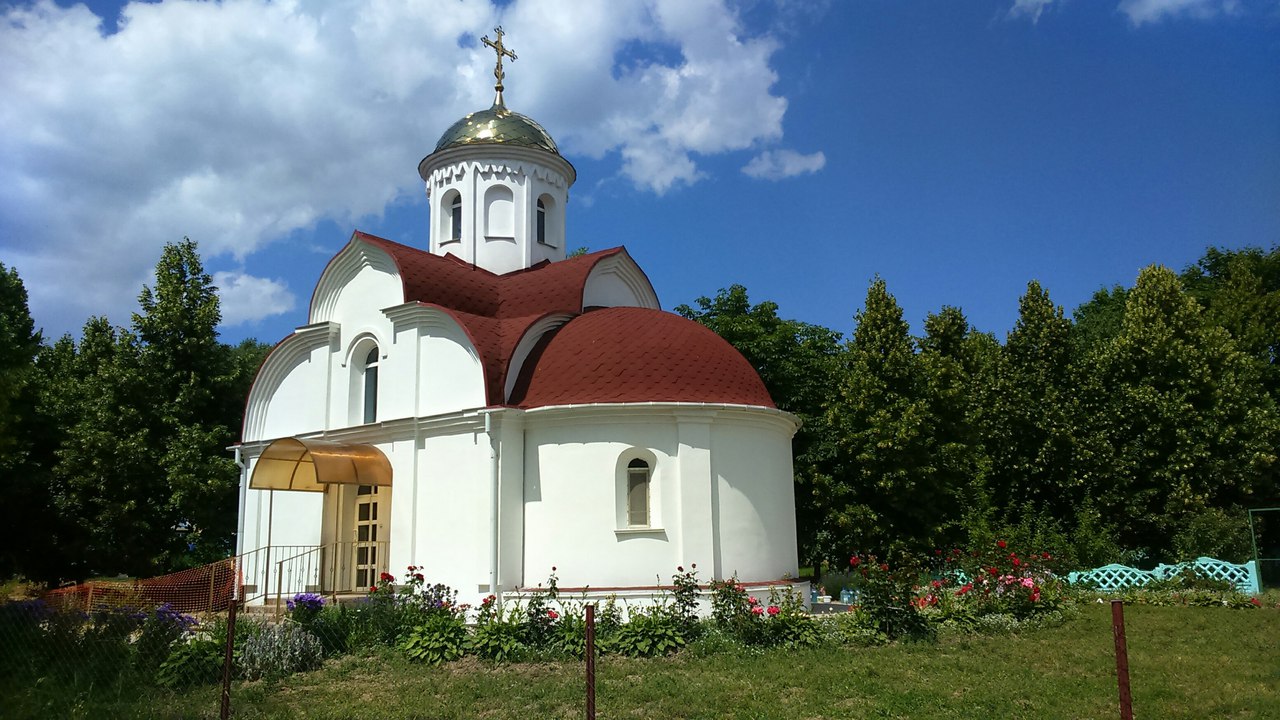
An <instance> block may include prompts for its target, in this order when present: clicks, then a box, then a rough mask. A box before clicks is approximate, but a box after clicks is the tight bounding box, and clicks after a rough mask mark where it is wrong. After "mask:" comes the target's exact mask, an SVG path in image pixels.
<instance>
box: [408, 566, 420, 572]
mask: <svg viewBox="0 0 1280 720" xmlns="http://www.w3.org/2000/svg"><path fill="white" fill-rule="evenodd" d="M417 569H418V566H417V565H410V566H409V572H413V571H414V570H417Z"/></svg>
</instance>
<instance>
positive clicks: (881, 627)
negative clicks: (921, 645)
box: [849, 553, 933, 640]
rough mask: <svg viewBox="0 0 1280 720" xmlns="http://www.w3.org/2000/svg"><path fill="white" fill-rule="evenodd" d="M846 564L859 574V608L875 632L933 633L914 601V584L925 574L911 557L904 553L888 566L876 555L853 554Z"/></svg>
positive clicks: (892, 635)
mask: <svg viewBox="0 0 1280 720" xmlns="http://www.w3.org/2000/svg"><path fill="white" fill-rule="evenodd" d="M849 564H850V565H851V566H852V567H854V568H855V569H856V570H857V572H858V573H859V574H860V575H861V576H862V580H863V585H862V592H861V595H860V600H861V609H862V612H864V613H866V615H867V616H868V618H869V619H870V622H871V624H872V626H873V627H874V628H875V630H876V631H877V632H879V633H881V634H882V635H884V636H885V637H887V638H889V639H890V640H897V639H900V638H901V639H907V640H923V639H927V638H929V637H931V636H932V633H933V630H932V628H931V626H930V625H929V621H928V619H927V618H925V617H924V615H923V614H921V612H920V608H919V607H918V606H917V604H916V603H915V602H913V601H914V599H915V597H914V596H915V591H916V584H917V582H918V581H919V580H920V579H921V578H922V577H924V575H925V573H924V571H923V568H922V566H921V565H920V564H919V562H918V561H917V560H916V559H915V558H914V557H912V556H910V555H908V554H905V553H904V554H902V555H900V556H899V558H898V559H897V561H896V566H891V565H890V563H888V562H882V561H881V560H880V559H879V558H877V557H876V556H875V555H866V556H861V555H854V556H853V557H852V558H850V560H849Z"/></svg>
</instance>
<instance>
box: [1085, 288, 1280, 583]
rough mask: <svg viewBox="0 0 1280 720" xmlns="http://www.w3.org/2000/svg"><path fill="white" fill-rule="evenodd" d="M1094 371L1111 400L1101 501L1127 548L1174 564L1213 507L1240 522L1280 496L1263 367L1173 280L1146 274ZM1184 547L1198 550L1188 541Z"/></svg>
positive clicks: (1105, 420) (1277, 442)
mask: <svg viewBox="0 0 1280 720" xmlns="http://www.w3.org/2000/svg"><path fill="white" fill-rule="evenodd" d="M1097 372H1098V374H1099V376H1100V378H1101V384H1102V387H1104V388H1105V389H1106V398H1107V400H1106V403H1105V405H1104V406H1103V407H1102V412H1101V413H1099V414H1098V415H1097V417H1096V419H1095V420H1096V423H1097V427H1098V429H1099V432H1100V433H1101V434H1102V435H1104V436H1105V438H1106V442H1107V444H1108V446H1109V447H1111V448H1113V452H1112V454H1111V457H1110V458H1109V460H1108V463H1107V465H1108V466H1109V467H1110V469H1111V470H1110V474H1109V477H1106V478H1105V479H1104V481H1103V482H1099V483H1097V484H1096V486H1095V487H1096V491H1095V500H1096V501H1097V502H1098V503H1100V507H1101V508H1102V511H1103V513H1104V515H1105V516H1107V517H1110V518H1112V519H1114V521H1115V522H1116V524H1117V525H1118V527H1119V529H1120V538H1121V541H1122V542H1123V543H1124V544H1125V546H1127V547H1129V548H1132V549H1136V550H1139V551H1141V552H1144V553H1145V554H1147V555H1148V556H1150V557H1152V558H1153V559H1159V560H1167V559H1173V548H1174V545H1175V542H1174V541H1175V537H1176V536H1178V535H1179V531H1180V530H1182V529H1183V528H1184V527H1190V526H1197V525H1203V524H1204V523H1203V522H1200V520H1199V518H1200V516H1202V515H1204V513H1206V512H1207V511H1208V510H1209V509H1210V508H1219V509H1224V510H1230V511H1233V512H1238V511H1239V508H1240V507H1241V506H1244V505H1247V504H1248V502H1249V500H1250V499H1251V498H1252V497H1255V496H1257V495H1270V494H1274V493H1275V491H1276V476H1277V470H1278V468H1280V461H1278V460H1277V447H1280V420H1278V418H1277V412H1276V406H1275V403H1274V402H1273V400H1272V399H1271V398H1270V396H1268V395H1267V393H1266V392H1265V390H1264V389H1263V387H1262V384H1261V380H1260V377H1259V365H1258V363H1257V362H1255V361H1253V360H1252V359H1251V358H1249V357H1248V356H1246V355H1245V354H1244V353H1242V352H1241V351H1240V350H1239V349H1237V347H1236V344H1235V342H1234V341H1233V340H1232V339H1231V337H1230V335H1229V333H1228V332H1227V331H1226V330H1224V329H1222V328H1221V327H1219V326H1217V325H1214V324H1213V323H1212V322H1209V321H1208V320H1207V319H1206V317H1205V314H1204V313H1203V312H1202V311H1201V308H1200V306H1199V304H1197V302H1196V301H1195V300H1194V299H1193V298H1192V297H1190V296H1189V295H1188V294H1187V293H1185V292H1184V291H1183V289H1182V287H1181V285H1180V283H1179V280H1178V278H1177V276H1175V275H1174V274H1173V272H1171V271H1170V270H1168V269H1166V268H1163V267H1159V266H1152V267H1149V268H1146V269H1145V270H1143V271H1142V272H1141V274H1139V276H1138V281H1137V284H1136V285H1135V286H1134V288H1133V290H1132V291H1131V292H1130V294H1129V298H1128V303H1127V305H1126V307H1125V314H1124V320H1123V323H1122V327H1121V331H1120V334H1119V335H1117V336H1116V337H1115V339H1114V340H1113V341H1112V342H1111V343H1110V344H1109V345H1107V346H1106V347H1105V348H1104V350H1103V351H1102V352H1101V353H1100V354H1099V356H1098V357H1097ZM1177 544H1178V545H1179V546H1180V547H1181V548H1182V549H1183V551H1184V552H1193V548H1194V547H1196V546H1197V545H1201V544H1203V543H1199V542H1197V541H1196V540H1195V539H1194V538H1187V537H1186V536H1185V534H1184V535H1183V536H1182V537H1181V538H1179V539H1178V543H1177Z"/></svg>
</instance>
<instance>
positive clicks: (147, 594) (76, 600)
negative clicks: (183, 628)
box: [44, 558, 237, 613]
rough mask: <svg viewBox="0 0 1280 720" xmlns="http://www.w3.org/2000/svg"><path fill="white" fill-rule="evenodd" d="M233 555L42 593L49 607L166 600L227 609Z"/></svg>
mask: <svg viewBox="0 0 1280 720" xmlns="http://www.w3.org/2000/svg"><path fill="white" fill-rule="evenodd" d="M236 576H237V573H236V565H235V558H228V559H226V560H221V561H219V562H216V563H211V564H209V565H204V566H201V567H197V568H191V569H190V570H182V571H180V572H176V573H170V574H168V575H161V576H159V577H153V578H146V579H144V580H93V581H90V582H86V583H80V584H79V585H73V586H71V587H65V588H59V589H57V590H52V591H50V592H48V593H46V594H45V595H44V601H45V602H46V603H47V604H48V605H49V606H51V607H55V608H61V609H82V610H93V609H99V608H110V607H135V608H138V607H153V606H159V605H164V604H166V603H167V604H168V605H169V606H170V607H171V608H172V609H173V610H175V611H177V612H184V613H197V612H218V611H222V610H226V609H227V607H228V606H229V605H230V604H231V597H232V594H233V591H234V589H235V582H236Z"/></svg>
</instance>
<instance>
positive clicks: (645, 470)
mask: <svg viewBox="0 0 1280 720" xmlns="http://www.w3.org/2000/svg"><path fill="white" fill-rule="evenodd" d="M627 525H629V526H630V527H649V463H647V462H645V461H644V460H641V459H639V458H636V459H635V460H632V461H631V462H629V463H627Z"/></svg>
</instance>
